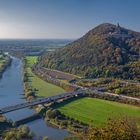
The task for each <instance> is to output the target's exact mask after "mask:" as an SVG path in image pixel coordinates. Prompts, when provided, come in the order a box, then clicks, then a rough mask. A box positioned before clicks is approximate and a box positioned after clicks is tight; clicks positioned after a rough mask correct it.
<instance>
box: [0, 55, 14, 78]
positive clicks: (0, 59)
mask: <svg viewBox="0 0 140 140" xmlns="http://www.w3.org/2000/svg"><path fill="white" fill-rule="evenodd" d="M11 62H12V59H11V58H10V56H8V55H5V54H3V53H0V79H1V78H2V75H3V72H4V71H5V70H6V69H7V67H8V66H10V64H11Z"/></svg>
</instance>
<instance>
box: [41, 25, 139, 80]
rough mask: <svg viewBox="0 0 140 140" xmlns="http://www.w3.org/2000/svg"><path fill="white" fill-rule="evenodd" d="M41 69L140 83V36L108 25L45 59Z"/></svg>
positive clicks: (47, 55) (95, 29)
mask: <svg viewBox="0 0 140 140" xmlns="http://www.w3.org/2000/svg"><path fill="white" fill-rule="evenodd" d="M40 66H41V67H48V68H51V69H57V70H61V71H65V72H69V73H72V74H77V75H80V76H84V77H87V78H98V77H115V78H122V79H136V80H140V33H139V32H135V31H132V30H128V29H125V28H123V27H120V25H119V24H118V25H113V24H109V23H104V24H101V25H99V26H97V27H95V28H94V29H92V30H90V31H89V32H88V33H87V34H85V35H84V36H83V37H81V38H80V39H78V40H76V41H74V42H72V43H70V44H68V45H66V46H64V47H63V48H61V49H58V50H56V51H54V52H50V53H47V54H45V55H43V57H42V58H41V60H40Z"/></svg>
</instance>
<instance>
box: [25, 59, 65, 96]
mask: <svg viewBox="0 0 140 140" xmlns="http://www.w3.org/2000/svg"><path fill="white" fill-rule="evenodd" d="M26 60H27V71H28V79H29V81H30V84H31V87H32V88H33V89H34V88H36V89H37V90H38V91H37V96H41V97H47V96H52V95H57V94H60V93H63V92H65V91H64V90H63V89H62V88H60V87H58V86H55V85H53V84H50V83H47V82H45V81H44V80H42V79H40V78H39V77H37V76H36V75H35V74H34V73H32V71H31V67H32V66H33V65H34V64H35V63H36V62H37V56H27V57H26Z"/></svg>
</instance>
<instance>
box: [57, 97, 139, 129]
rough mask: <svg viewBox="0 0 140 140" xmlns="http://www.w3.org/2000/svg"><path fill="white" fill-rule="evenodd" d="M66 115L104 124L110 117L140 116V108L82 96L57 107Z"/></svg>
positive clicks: (97, 124) (100, 124)
mask: <svg viewBox="0 0 140 140" xmlns="http://www.w3.org/2000/svg"><path fill="white" fill-rule="evenodd" d="M57 109H58V110H59V111H61V112H62V113H64V114H65V115H66V116H69V117H71V118H74V119H76V120H79V121H82V122H84V123H87V124H90V125H92V126H104V125H105V123H106V122H107V119H108V118H109V117H117V118H118V117H121V116H130V117H133V116H134V117H140V108H139V107H135V106H131V105H127V104H122V103H117V102H112V101H106V100H101V99H95V98H82V99H78V100H74V101H73V102H69V103H66V104H62V105H60V106H58V108H57Z"/></svg>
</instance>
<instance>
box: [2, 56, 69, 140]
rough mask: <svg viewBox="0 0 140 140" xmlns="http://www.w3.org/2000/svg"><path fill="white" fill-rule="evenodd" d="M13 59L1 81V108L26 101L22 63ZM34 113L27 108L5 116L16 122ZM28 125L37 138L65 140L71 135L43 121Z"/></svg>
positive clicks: (39, 120)
mask: <svg viewBox="0 0 140 140" xmlns="http://www.w3.org/2000/svg"><path fill="white" fill-rule="evenodd" d="M12 59H13V60H12V63H11V66H9V67H8V68H7V70H6V71H5V72H4V73H3V76H2V79H0V108H2V107H5V106H8V105H15V104H17V103H23V102H25V99H23V98H22V97H23V94H24V90H23V85H22V61H21V60H20V59H18V58H15V57H12ZM34 112H35V111H34V110H33V109H29V108H26V109H21V110H17V111H13V112H10V113H6V114H5V116H6V117H7V118H8V119H12V120H14V121H16V120H20V119H22V118H25V117H27V116H30V115H32V114H33V113H34ZM27 125H28V126H29V127H30V129H31V131H32V132H34V133H35V134H36V135H37V136H41V137H43V136H48V137H49V138H50V139H51V140H63V139H64V137H65V136H68V135H69V133H68V132H67V131H66V130H63V129H58V128H54V127H52V126H50V125H48V124H46V123H45V121H44V120H43V119H38V120H35V121H33V122H30V123H28V124H27Z"/></svg>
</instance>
